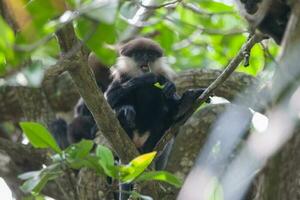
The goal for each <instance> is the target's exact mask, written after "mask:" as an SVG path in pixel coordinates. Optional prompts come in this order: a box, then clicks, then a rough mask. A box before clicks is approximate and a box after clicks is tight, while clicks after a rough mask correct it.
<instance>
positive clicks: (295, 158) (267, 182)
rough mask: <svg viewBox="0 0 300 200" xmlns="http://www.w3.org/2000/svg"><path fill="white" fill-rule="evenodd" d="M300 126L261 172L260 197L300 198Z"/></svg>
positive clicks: (264, 198) (276, 199)
mask: <svg viewBox="0 0 300 200" xmlns="http://www.w3.org/2000/svg"><path fill="white" fill-rule="evenodd" d="M299 147H300V128H298V129H297V130H296V131H295V133H294V137H293V138H291V139H290V141H289V142H288V143H286V144H285V146H284V148H283V149H281V151H280V152H279V153H278V154H277V155H276V156H274V158H272V159H271V160H270V161H269V163H268V165H267V167H266V168H265V169H264V170H263V172H262V173H261V174H260V177H263V178H261V184H259V186H260V187H259V192H260V193H259V199H261V200H269V199H272V200H273V199H274V200H281V199H289V200H298V199H300V167H299V166H300V151H299Z"/></svg>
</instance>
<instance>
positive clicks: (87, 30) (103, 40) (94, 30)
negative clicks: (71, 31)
mask: <svg viewBox="0 0 300 200" xmlns="http://www.w3.org/2000/svg"><path fill="white" fill-rule="evenodd" d="M75 30H76V33H77V35H78V37H79V38H80V39H82V40H83V41H85V43H86V45H87V46H88V47H89V48H90V49H91V50H92V51H93V52H95V54H96V55H97V57H98V58H99V59H100V60H101V62H103V63H104V64H107V65H111V64H113V63H114V62H115V58H116V52H115V51H114V50H111V49H109V48H108V47H107V46H108V45H112V44H114V43H115V42H116V27H115V26H114V25H111V24H105V23H95V22H91V21H89V20H86V19H83V18H80V19H78V20H76V24H75Z"/></svg>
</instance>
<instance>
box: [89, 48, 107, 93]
mask: <svg viewBox="0 0 300 200" xmlns="http://www.w3.org/2000/svg"><path fill="white" fill-rule="evenodd" d="M88 65H89V66H90V67H91V68H92V70H93V72H94V74H95V78H96V82H97V85H98V87H99V88H100V89H101V90H102V92H105V91H106V89H107V87H108V85H109V84H110V83H111V81H112V78H111V71H110V69H109V68H108V67H107V66H105V65H104V64H103V63H102V62H101V60H100V59H99V58H98V57H97V56H96V54H95V53H93V52H92V53H90V55H89V58H88Z"/></svg>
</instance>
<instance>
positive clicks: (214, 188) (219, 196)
mask: <svg viewBox="0 0 300 200" xmlns="http://www.w3.org/2000/svg"><path fill="white" fill-rule="evenodd" d="M209 184H210V187H209V188H210V191H208V192H209V193H208V194H209V197H208V200H223V199H224V192H223V188H222V185H221V184H220V182H219V181H218V179H217V178H214V179H213V180H212V182H211V183H209Z"/></svg>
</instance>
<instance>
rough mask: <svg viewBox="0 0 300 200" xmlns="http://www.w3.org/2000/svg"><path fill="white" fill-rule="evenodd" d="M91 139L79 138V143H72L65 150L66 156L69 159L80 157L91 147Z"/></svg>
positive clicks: (92, 144)
mask: <svg viewBox="0 0 300 200" xmlns="http://www.w3.org/2000/svg"><path fill="white" fill-rule="evenodd" d="M93 146H94V142H93V141H92V140H81V141H80V142H79V143H76V144H72V145H71V146H69V147H68V148H67V149H66V150H65V154H66V157H68V158H71V159H82V158H84V157H85V156H87V155H88V154H89V153H90V151H91V150H92V149H93Z"/></svg>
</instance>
